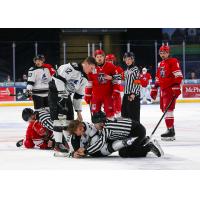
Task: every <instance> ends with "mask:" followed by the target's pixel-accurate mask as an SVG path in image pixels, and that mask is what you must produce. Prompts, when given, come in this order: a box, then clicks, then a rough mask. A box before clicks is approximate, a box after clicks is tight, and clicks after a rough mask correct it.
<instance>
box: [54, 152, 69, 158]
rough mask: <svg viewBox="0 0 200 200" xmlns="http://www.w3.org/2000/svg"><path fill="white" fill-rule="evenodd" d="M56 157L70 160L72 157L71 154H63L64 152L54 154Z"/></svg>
mask: <svg viewBox="0 0 200 200" xmlns="http://www.w3.org/2000/svg"><path fill="white" fill-rule="evenodd" d="M53 155H54V157H68V158H70V157H72V156H71V153H69V152H68V153H67V152H66V153H63V152H54V154H53Z"/></svg>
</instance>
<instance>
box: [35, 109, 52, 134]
mask: <svg viewBox="0 0 200 200" xmlns="http://www.w3.org/2000/svg"><path fill="white" fill-rule="evenodd" d="M36 118H37V120H38V121H39V122H40V123H41V124H42V126H44V127H45V128H47V129H48V130H50V131H53V121H52V120H51V116H50V113H49V111H47V110H41V111H37V114H36Z"/></svg>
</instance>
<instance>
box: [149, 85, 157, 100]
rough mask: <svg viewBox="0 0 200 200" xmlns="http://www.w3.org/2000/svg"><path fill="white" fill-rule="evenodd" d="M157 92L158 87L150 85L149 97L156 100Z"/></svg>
mask: <svg viewBox="0 0 200 200" xmlns="http://www.w3.org/2000/svg"><path fill="white" fill-rule="evenodd" d="M157 94H158V88H157V87H155V86H152V88H151V93H150V96H151V98H152V99H153V100H156V97H157Z"/></svg>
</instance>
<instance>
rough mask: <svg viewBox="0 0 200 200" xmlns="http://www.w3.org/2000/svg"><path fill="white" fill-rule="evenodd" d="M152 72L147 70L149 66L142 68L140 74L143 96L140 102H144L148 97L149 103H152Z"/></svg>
mask: <svg viewBox="0 0 200 200" xmlns="http://www.w3.org/2000/svg"><path fill="white" fill-rule="evenodd" d="M151 81H152V78H151V74H150V73H148V72H147V68H145V67H144V68H143V69H142V73H141V74H140V83H141V96H140V102H141V104H142V103H143V100H144V99H145V98H146V101H147V104H151V103H152V102H151V96H150V91H149V89H150V88H151Z"/></svg>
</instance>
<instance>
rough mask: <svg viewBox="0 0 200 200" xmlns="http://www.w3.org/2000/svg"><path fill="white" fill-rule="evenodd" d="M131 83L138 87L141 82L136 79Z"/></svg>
mask: <svg viewBox="0 0 200 200" xmlns="http://www.w3.org/2000/svg"><path fill="white" fill-rule="evenodd" d="M133 83H134V84H136V85H140V84H141V81H140V80H138V79H137V80H134V81H133Z"/></svg>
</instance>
